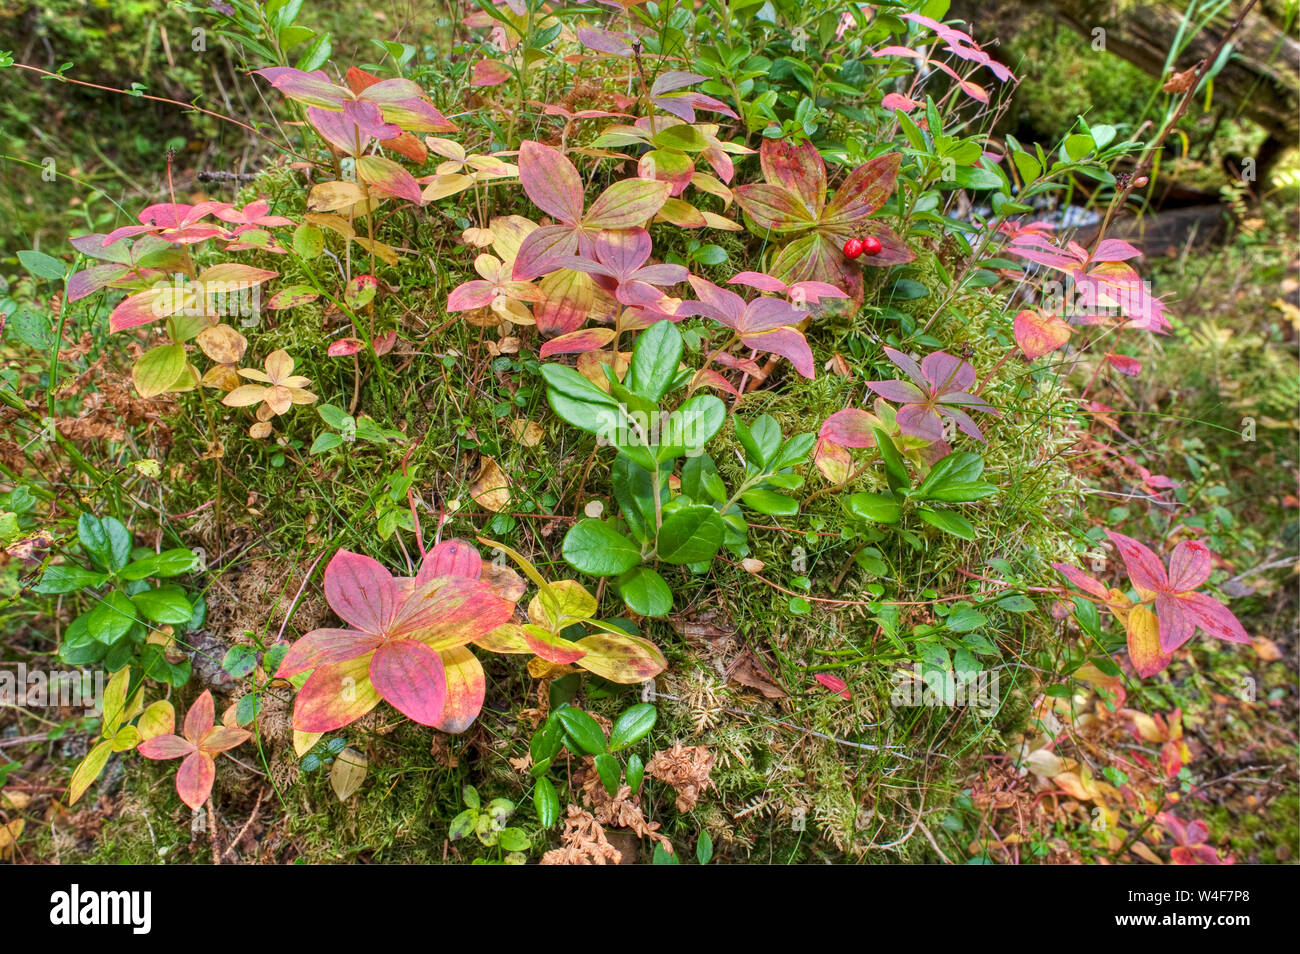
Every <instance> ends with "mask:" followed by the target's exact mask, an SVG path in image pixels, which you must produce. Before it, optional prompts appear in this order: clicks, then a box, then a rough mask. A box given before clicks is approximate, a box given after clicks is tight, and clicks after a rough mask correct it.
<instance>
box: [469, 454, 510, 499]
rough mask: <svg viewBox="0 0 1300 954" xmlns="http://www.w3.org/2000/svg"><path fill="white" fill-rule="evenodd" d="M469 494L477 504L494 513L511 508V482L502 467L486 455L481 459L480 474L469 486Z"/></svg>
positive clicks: (479, 464)
mask: <svg viewBox="0 0 1300 954" xmlns="http://www.w3.org/2000/svg"><path fill="white" fill-rule="evenodd" d="M469 492H470V495H471V496H472V497H473V498H474V500H475V502H477V503H478V504H479V505H480V506H481V507H484V508H486V509H488V510H491V511H492V512H493V513H500V512H501V511H502V510H504V509H506V507H508V506H510V482H509V481H508V480H506V475H505V472H504V471H503V470H502V469H501V465H500V464H498V463H497V462H496V461H495V460H493V459H492V458H491V457H488V456H487V455H486V454H484V455H483V456H482V457H480V458H479V462H478V473H477V474H475V475H474V480H473V481H472V482H471V483H470V485H469Z"/></svg>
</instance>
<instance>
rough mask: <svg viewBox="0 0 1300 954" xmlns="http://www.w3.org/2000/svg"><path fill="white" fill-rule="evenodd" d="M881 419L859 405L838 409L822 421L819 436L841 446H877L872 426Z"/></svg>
mask: <svg viewBox="0 0 1300 954" xmlns="http://www.w3.org/2000/svg"><path fill="white" fill-rule="evenodd" d="M878 423H879V421H878V419H877V418H875V417H874V416H873V415H871V414H868V413H867V412H866V411H864V410H862V409H861V408H857V407H850V408H846V409H845V410H843V411H836V412H835V413H834V414H832V415H831V416H830V417H828V418H826V420H825V421H824V422H823V423H822V426H821V430H820V431H818V434H817V436H818V437H820V438H822V439H823V440H828V441H830V442H831V443H833V444H835V445H837V446H839V447H875V446H876V436H875V434H873V433H872V427H873V426H875V425H878Z"/></svg>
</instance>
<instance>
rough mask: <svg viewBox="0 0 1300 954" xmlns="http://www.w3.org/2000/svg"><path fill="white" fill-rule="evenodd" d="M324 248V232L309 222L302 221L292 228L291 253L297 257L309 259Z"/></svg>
mask: <svg viewBox="0 0 1300 954" xmlns="http://www.w3.org/2000/svg"><path fill="white" fill-rule="evenodd" d="M324 250H325V233H324V232H322V231H321V230H320V229H319V228H317V227H316V226H314V225H312V224H311V223H310V222H304V223H302V225H299V226H298V227H297V228H296V229H294V230H293V253H294V254H295V255H297V256H298V257H299V258H305V259H307V260H309V261H310V260H311V259H313V258H316V257H317V256H319V255H320V253H321V252H323V251H324Z"/></svg>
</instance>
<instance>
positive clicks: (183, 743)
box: [136, 689, 252, 811]
mask: <svg viewBox="0 0 1300 954" xmlns="http://www.w3.org/2000/svg"><path fill="white" fill-rule="evenodd" d="M215 717H216V708H215V706H214V704H213V702H212V692H211V691H210V690H206V689H205V690H204V691H203V694H202V695H200V696H199V697H198V698H197V699H195V700H194V704H193V705H192V706H190V710H189V712H187V713H186V714H185V726H184V729H183V730H182V731H183V733H184V734H183V736H180V735H174V734H166V735H156V736H154V737H153V738H151V739H146V740H145V741H144V742H141V743H140V744H139V745H138V746H137V747H136V751H138V752H139V753H140V754H141V755H143V756H144V757H145V758H147V759H154V760H163V759H184V761H183V762H181V766H180V769H179V770H178V771H177V773H176V793H177V794H178V795H180V797H181V801H183V802H184V803H185V804H186V805H188V806H189V807H190V808H191V809H193V810H195V811H198V809H199V808H201V807H202V806H203V803H204V802H206V801H207V800H208V795H210V794H211V792H212V783H213V781H214V780H215V779H216V772H217V766H216V761H215V759H214V756H216V755H218V754H220V753H222V752H224V751H226V750H227V749H233V748H234V747H235V746H237V745H242V744H243V743H244V742H246V741H247V740H248V739H249V738H250V737H251V735H252V733H251V732H248V731H247V730H245V729H239V728H234V727H230V726H224V725H222V726H213V721H214V719H215Z"/></svg>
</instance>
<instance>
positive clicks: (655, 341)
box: [623, 321, 682, 401]
mask: <svg viewBox="0 0 1300 954" xmlns="http://www.w3.org/2000/svg"><path fill="white" fill-rule="evenodd" d="M681 360H682V333H681V332H680V331H678V330H677V326H676V325H674V324H673V323H672V322H671V321H661V322H659V323H657V324H654V325H651V326H650V327H649V328H647V329H646V330H645V331H643V332H641V334H640V336H639V337H638V338H637V339H636V346H635V347H634V348H633V349H632V363H631V365H630V366H629V367H628V370H627V377H626V378H625V379H624V381H623V383H624V385H626V387H627V389H628V390H629V391H631V392H632V393H633V394H636V395H638V396H640V397H643V398H645V399H646V400H647V401H658V400H659V399H660V398H661V397H663V395H664V392H665V391H666V390H668V385H669V384H670V383H672V380H673V378H674V377H676V375H677V366H678V365H679V364H680V363H681Z"/></svg>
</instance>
